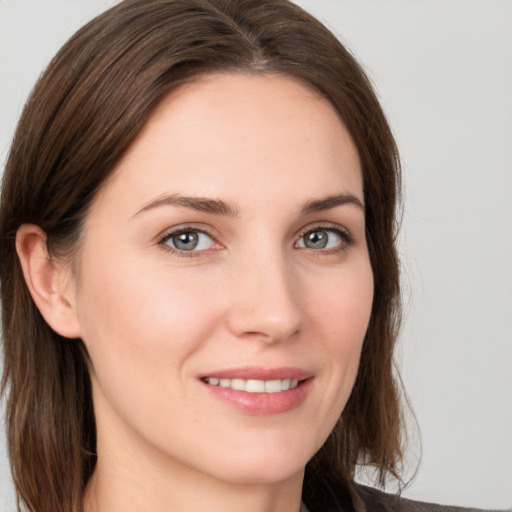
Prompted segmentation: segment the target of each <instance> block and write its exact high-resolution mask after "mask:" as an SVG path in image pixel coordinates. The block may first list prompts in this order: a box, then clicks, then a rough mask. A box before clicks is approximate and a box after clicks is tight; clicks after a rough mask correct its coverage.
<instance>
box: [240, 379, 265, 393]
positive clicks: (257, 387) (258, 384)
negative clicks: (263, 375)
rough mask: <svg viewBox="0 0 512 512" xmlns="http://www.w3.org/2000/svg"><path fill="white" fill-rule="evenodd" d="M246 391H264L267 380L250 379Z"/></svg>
mask: <svg viewBox="0 0 512 512" xmlns="http://www.w3.org/2000/svg"><path fill="white" fill-rule="evenodd" d="M245 391H247V392H248V393H264V392H265V381H264V380H252V379H250V380H248V381H247V383H246V384H245Z"/></svg>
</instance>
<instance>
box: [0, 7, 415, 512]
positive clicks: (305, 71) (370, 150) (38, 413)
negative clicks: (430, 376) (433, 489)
mask: <svg viewBox="0 0 512 512" xmlns="http://www.w3.org/2000/svg"><path fill="white" fill-rule="evenodd" d="M399 182H400V180H399V170H398V156H397V153H396V148H395V144H394V141H393V138H392V136H391V133H390V130H389V127H388V125H387V123H386V120H385V118H384V116H383V114H382V110H381V108H380V106H379V104H378V102H377V100H376V98H375V95H374V93H373V91H372V89H371V87H370V85H369V83H368V81H367V79H366V77H365V75H364V73H363V72H362V71H361V69H360V68H359V66H358V65H357V63H356V62H355V61H354V60H353V58H352V57H351V56H350V55H349V54H348V53H347V52H346V50H345V49H344V48H343V47H342V46H341V45H340V44H339V42H337V41H336V39H335V38H334V37H333V36H332V35H331V34H330V33H329V32H328V31H327V30H326V29H325V28H324V27H323V26H322V25H320V24H319V23H318V22H317V21H316V20H314V19H313V18H311V17H310V16H309V15H307V14H306V13H304V12H303V11H301V10H300V9H299V8H297V7H295V6H294V5H292V4H290V3H288V2H285V1H262V2H253V1H241V0H240V1H225V0H209V1H201V0H197V1H191V0H187V1H177V0H175V1H162V0H149V1H147V0H145V1H142V0H133V1H130V0H128V1H125V2H122V3H121V4H119V6H117V7H115V8H113V9H112V10H110V11H108V12H107V13H105V14H103V15H102V16H100V17H99V18H97V19H96V20H94V21H92V22H91V23H89V24H88V25H87V26H85V27H84V28H83V29H82V30H81V31H79V32H78V33H77V34H76V35H75V36H74V37H73V38H72V39H71V40H70V41H69V42H68V43H67V44H66V45H65V47H64V48H63V49H62V50H61V51H60V52H59V54H58V55H57V56H56V58H55V59H54V61H53V62H52V63H51V65H50V67H49V68H48V70H47V71H46V73H45V74H44V75H43V77H42V78H41V80H40V81H39V83H38V85H37V86H36V88H35V90H34V92H33V94H32V96H31V98H30V100H29V102H28V103H27V106H26V108H25V111H24V114H23V116H22V119H21V121H20V124H19V127H18V130H17V134H16V136H15V140H14V142H13V146H12V150H11V153H10V156H9V160H8V164H7V168H6V173H5V178H4V185H3V192H2V211H1V217H0V232H1V255H0V256H1V279H2V302H3V329H4V352H5V370H4V389H7V390H8V399H7V422H8V440H9V451H10V458H11V466H12V471H13V477H14V481H15V484H16V487H17V491H18V493H19V496H20V498H21V500H22V501H23V502H25V503H26V505H27V507H28V509H29V510H31V511H37V512H42V511H60V510H62V511H69V510H77V511H80V510H85V511H86V512H92V511H103V510H145V509H147V510H155V511H159V510H204V509H206V508H208V509H214V510H215V509H219V510H221V509H222V510H230V509H233V510H235V509H236V510H263V509H264V510H273V511H280V510H299V508H301V507H302V508H304V507H307V508H309V510H311V511H315V510H322V511H325V510H373V509H376V508H377V507H382V509H384V510H385V509H408V507H409V508H410V507H414V506H416V505H413V504H411V503H410V502H407V501H406V500H399V499H398V498H393V497H389V496H386V495H384V494H382V493H379V492H377V491H373V490H369V489H365V488H363V487H360V486H357V485H356V484H354V483H353V476H354V470H355V467H356V464H358V463H362V464H368V465H372V466H375V467H376V468H377V470H378V472H379V475H380V481H381V483H383V482H384V480H385V478H386V476H387V475H393V476H396V477H397V476H398V470H399V464H400V459H401V447H400V434H401V422H400V407H399V400H398V389H397V385H396V383H395V381H394V378H393V374H392V352H393V344H394V341H395V338H396V331H397V328H398V323H399V296H398V293H399V287H398V263H397V258H396V252H395V247H394V240H395V208H396V201H397V196H398V194H399ZM301 498H302V500H303V502H304V503H302V504H301Z"/></svg>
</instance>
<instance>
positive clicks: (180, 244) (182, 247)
mask: <svg viewBox="0 0 512 512" xmlns="http://www.w3.org/2000/svg"><path fill="white" fill-rule="evenodd" d="M162 243H164V244H165V245H169V246H170V247H172V248H173V249H175V250H177V251H185V252H191V251H204V250H206V249H210V248H211V247H212V245H213V244H214V241H213V240H212V238H211V236H209V235H207V234H206V233H203V232H202V231H198V230H195V229H194V230H192V229H188V230H186V231H178V232H176V233H171V234H170V235H169V236H167V237H166V238H165V239H164V240H163V241H162Z"/></svg>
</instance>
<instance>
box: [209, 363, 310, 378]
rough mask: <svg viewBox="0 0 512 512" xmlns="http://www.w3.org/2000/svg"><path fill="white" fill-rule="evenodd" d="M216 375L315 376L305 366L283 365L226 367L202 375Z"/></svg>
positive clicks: (226, 376) (219, 376) (253, 376)
mask: <svg viewBox="0 0 512 512" xmlns="http://www.w3.org/2000/svg"><path fill="white" fill-rule="evenodd" d="M207 377H214V378H218V379H244V380H249V379H252V380H278V379H280V380H282V379H297V380H306V379H309V378H310V377H313V373H312V372H310V371H308V370H305V369H303V368H297V367H292V366H281V367H276V368H262V367H257V366H246V367H242V368H226V369H222V370H212V371H211V372H209V373H206V374H204V375H201V378H202V379H205V378H207Z"/></svg>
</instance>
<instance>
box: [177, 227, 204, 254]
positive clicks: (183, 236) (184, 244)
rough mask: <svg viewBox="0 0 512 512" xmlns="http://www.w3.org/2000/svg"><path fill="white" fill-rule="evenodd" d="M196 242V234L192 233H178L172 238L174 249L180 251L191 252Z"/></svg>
mask: <svg viewBox="0 0 512 512" xmlns="http://www.w3.org/2000/svg"><path fill="white" fill-rule="evenodd" d="M197 242H198V236H197V233H193V232H191V231H189V232H187V233H180V234H179V235H176V236H175V237H173V243H174V246H175V247H176V249H181V250H182V251H191V250H193V249H195V248H196V246H197Z"/></svg>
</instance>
